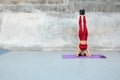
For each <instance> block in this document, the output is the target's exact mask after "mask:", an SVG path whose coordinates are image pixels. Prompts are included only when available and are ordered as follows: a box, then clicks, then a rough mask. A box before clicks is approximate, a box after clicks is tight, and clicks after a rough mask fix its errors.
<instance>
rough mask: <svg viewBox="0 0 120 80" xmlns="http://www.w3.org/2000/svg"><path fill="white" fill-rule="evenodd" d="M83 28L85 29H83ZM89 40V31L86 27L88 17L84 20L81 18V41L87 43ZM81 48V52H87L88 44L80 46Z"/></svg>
mask: <svg viewBox="0 0 120 80" xmlns="http://www.w3.org/2000/svg"><path fill="white" fill-rule="evenodd" d="M82 20H83V27H82ZM82 28H84V29H82ZM87 38H88V30H87V26H86V17H85V16H83V19H82V17H81V16H80V17H79V39H80V40H85V41H87ZM79 48H80V49H81V50H86V49H87V44H85V45H82V44H80V45H79Z"/></svg>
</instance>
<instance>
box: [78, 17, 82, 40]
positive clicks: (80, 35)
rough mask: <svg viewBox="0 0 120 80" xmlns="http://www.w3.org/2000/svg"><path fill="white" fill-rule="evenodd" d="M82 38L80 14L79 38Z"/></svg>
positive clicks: (80, 18)
mask: <svg viewBox="0 0 120 80" xmlns="http://www.w3.org/2000/svg"><path fill="white" fill-rule="evenodd" d="M81 38H82V16H80V17H79V39H80V40H81Z"/></svg>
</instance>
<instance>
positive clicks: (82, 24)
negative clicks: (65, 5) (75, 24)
mask: <svg viewBox="0 0 120 80" xmlns="http://www.w3.org/2000/svg"><path fill="white" fill-rule="evenodd" d="M87 38H88V30H87V26H86V17H85V10H80V17H79V39H80V44H79V47H78V50H77V54H76V56H86V53H85V51H86V52H87V56H88V57H90V56H91V53H90V51H89V48H88V46H87Z"/></svg>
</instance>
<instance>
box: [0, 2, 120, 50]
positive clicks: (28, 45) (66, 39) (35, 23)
mask: <svg viewBox="0 0 120 80" xmlns="http://www.w3.org/2000/svg"><path fill="white" fill-rule="evenodd" d="M50 1H51V0H1V1H0V47H4V48H7V49H14V50H23V49H25V50H26V49H28V50H76V48H77V46H78V43H79V39H78V36H77V33H78V32H77V31H78V17H79V14H78V11H79V9H81V8H84V9H86V17H87V26H88V29H89V39H88V44H89V47H90V48H91V49H99V50H100V49H102V50H103V49H105V50H106V49H109V50H120V37H119V34H120V32H119V31H120V19H119V18H120V0H114V1H112V0H99V1H98V0H89V1H88V0H53V1H51V2H50Z"/></svg>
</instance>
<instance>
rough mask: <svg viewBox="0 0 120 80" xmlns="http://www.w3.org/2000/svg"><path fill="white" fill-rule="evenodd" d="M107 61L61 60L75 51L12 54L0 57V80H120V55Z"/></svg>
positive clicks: (105, 53) (17, 52) (108, 56)
mask: <svg viewBox="0 0 120 80" xmlns="http://www.w3.org/2000/svg"><path fill="white" fill-rule="evenodd" d="M92 53H93V54H103V55H105V56H106V57H107V59H62V54H74V52H40V51H10V52H7V53H4V54H0V80H120V62H119V61H120V52H92Z"/></svg>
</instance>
